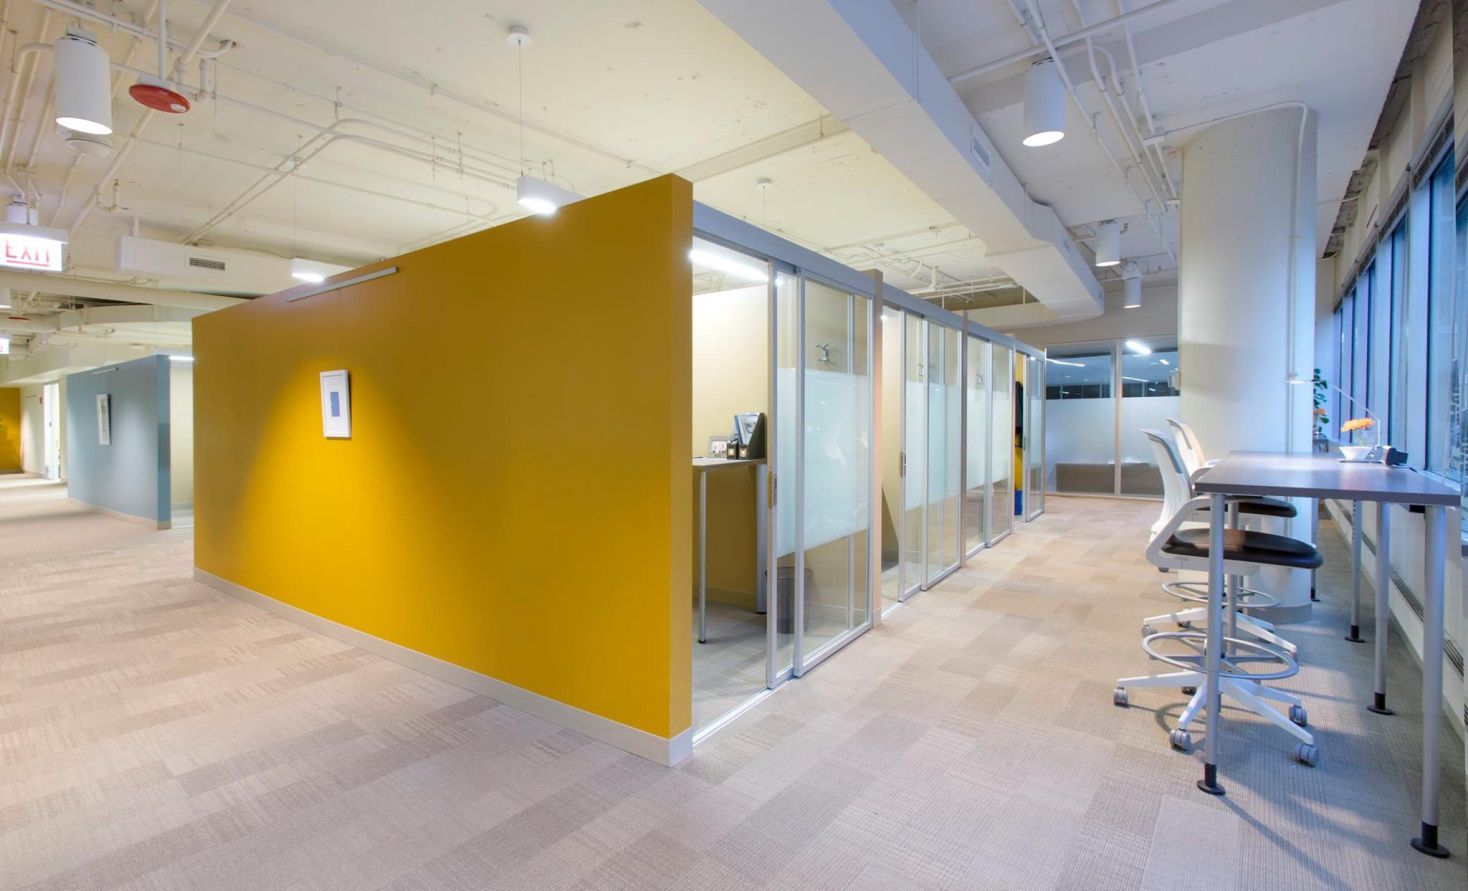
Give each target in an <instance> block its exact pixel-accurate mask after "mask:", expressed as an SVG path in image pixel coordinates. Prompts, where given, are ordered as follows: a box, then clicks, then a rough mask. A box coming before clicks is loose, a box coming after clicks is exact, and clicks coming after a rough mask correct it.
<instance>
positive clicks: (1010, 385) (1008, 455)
mask: <svg viewBox="0 0 1468 891" xmlns="http://www.w3.org/2000/svg"><path fill="white" fill-rule="evenodd" d="M989 353H990V362H989V479H990V481H991V485H990V487H989V491H990V493H991V495H990V498H989V522H988V526H987V527H986V530H985V533H984V535H985V539H986V540H987V541H988V543H989V544H990V545H993V544H994V543H995V542H997V541H999V540H1000V539H1001V538H1003V537H1004V536H1006V535H1008V534H1009V530H1010V528H1011V525H1012V523H1013V521H1014V366H1013V365H1012V364H1011V363H1012V361H1013V358H1014V351H1013V350H1012V349H1010V348H1009V347H1007V346H1003V345H1001V344H997V343H991V344H990V345H989Z"/></svg>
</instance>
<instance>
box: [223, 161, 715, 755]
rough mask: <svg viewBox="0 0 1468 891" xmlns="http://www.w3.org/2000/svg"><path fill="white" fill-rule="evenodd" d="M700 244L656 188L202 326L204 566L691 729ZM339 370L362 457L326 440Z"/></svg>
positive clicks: (399, 635)
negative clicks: (693, 351) (323, 380)
mask: <svg viewBox="0 0 1468 891" xmlns="http://www.w3.org/2000/svg"><path fill="white" fill-rule="evenodd" d="M691 229H692V193H691V187H690V186H689V184H688V183H687V182H686V181H684V180H681V179H678V178H676V177H671V176H667V177H661V178H658V179H654V180H651V181H648V182H645V183H642V184H640V185H637V186H632V187H630V188H626V189H622V190H619V191H616V192H611V193H609V194H606V195H602V196H599V197H596V198H590V199H587V200H585V201H581V202H578V203H576V204H573V205H571V206H568V207H565V208H563V209H562V210H561V211H560V212H559V213H558V214H556V215H555V216H554V217H550V218H539V217H533V218H529V219H524V220H519V221H516V222H513V223H508V224H506V225H503V226H499V227H497V228H494V229H489V230H487V231H484V232H480V233H477V234H474V235H469V236H466V237H464V238H459V239H456V240H454V241H450V242H446V243H444V244H440V245H436V246H434V247H430V248H426V249H424V250H421V251H417V252H414V253H411V254H406V255H404V256H401V257H398V258H396V259H393V260H390V261H386V262H384V263H383V264H380V265H383V266H387V265H395V266H397V267H398V268H399V272H398V273H397V274H396V275H391V276H387V277H385V278H381V279H377V280H375V281H371V282H367V283H363V284H359V285H353V286H351V287H348V288H343V289H340V290H337V291H333V292H329V293H326V294H321V295H318V296H315V297H310V298H308V299H304V300H300V301H299V302H295V303H289V302H287V300H286V296H287V295H289V294H291V293H292V292H290V291H287V292H285V293H284V294H276V295H273V296H269V297H262V298H259V299H257V300H254V301H251V302H250V303H248V304H244V305H241V306H237V307H232V308H230V309H227V310H222V311H219V312H215V313H210V314H208V315H205V316H201V317H199V318H198V319H196V320H195V321H194V352H195V355H196V356H197V362H196V363H195V366H194V387H195V486H194V489H195V492H194V500H195V560H196V563H197V564H198V566H199V567H200V568H201V569H203V570H205V571H207V572H209V573H212V574H214V575H217V576H220V577H222V578H224V579H226V580H228V581H231V582H234V583H236V584H238V585H242V586H244V587H246V588H249V589H252V590H254V591H258V592H260V593H263V594H265V595H267V596H270V597H273V598H276V599H278V600H281V601H284V602H286V603H289V604H291V605H294V606H296V607H299V608H301V609H304V610H307V611H309V612H312V613H315V614H317V615H320V616H323V617H325V618H328V619H331V620H334V621H336V622H340V623H343V624H345V625H349V626H351V627H353V628H357V629H360V630H362V631H365V632H367V633H369V634H373V635H376V636H378V637H381V638H384V639H386V640H389V641H392V642H393V643H397V644H400V645H402V646H405V647H409V648H411V649H413V650H417V651H420V652H423V653H427V654H429V655H432V656H436V657H438V658H440V659H443V660H446V661H448V662H451V663H454V664H457V665H460V666H463V667H466V668H469V669H471V670H473V671H477V672H480V673H482V674H485V675H489V676H491V677H494V678H497V679H499V680H501V681H505V682H507V683H510V684H514V685H516V686H519V687H522V688H524V689H526V690H530V691H532V692H535V693H538V694H540V695H543V696H547V697H550V698H551V699H555V700H558V701H560V702H562V703H565V704H567V705H571V706H575V707H577V708H580V709H584V710H585V711H588V712H591V713H593V714H596V715H600V716H603V717H606V718H609V719H611V720H614V721H617V722H620V723H622V724H626V725H628V726H631V727H635V728H638V729H640V730H644V731H647V732H648V733H651V734H654V735H656V736H660V737H672V736H674V735H676V734H678V733H679V732H681V731H683V730H684V729H686V728H687V727H688V726H689V725H690V723H691V714H690V711H691V690H690V677H689V674H690V650H689V648H690V635H689V629H690V627H691V626H690V622H691V617H690V609H691V602H690V598H689V596H688V593H689V591H690V588H691V585H692V570H691V556H690V555H691V547H690V534H691V533H690V529H691V526H692V521H691V515H690V504H691V494H692V493H691V488H690V487H691V479H690V474H689V461H688V459H689V456H688V444H689V441H690V437H691V435H692V434H691V429H690V427H691V423H690V400H691V392H690V385H689V380H690V361H691V360H690V336H689V331H690V325H691V320H690V313H691V306H692V299H691V298H692V293H691V279H690V275H691V271H690V268H689V264H688V259H687V254H688V249H689V244H690V242H691V237H692V231H691ZM371 268H376V267H368V269H371ZM298 290H299V289H298ZM339 368H344V369H347V370H348V371H349V372H350V375H351V414H352V426H353V430H352V438H351V439H350V440H328V439H325V438H324V437H323V435H322V429H321V399H320V384H319V373H320V372H322V371H328V370H332V369H339Z"/></svg>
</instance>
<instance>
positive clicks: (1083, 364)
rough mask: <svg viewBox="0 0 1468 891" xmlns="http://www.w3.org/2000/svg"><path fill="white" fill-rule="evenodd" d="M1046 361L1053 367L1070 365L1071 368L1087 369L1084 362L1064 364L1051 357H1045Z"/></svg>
mask: <svg viewBox="0 0 1468 891" xmlns="http://www.w3.org/2000/svg"><path fill="white" fill-rule="evenodd" d="M1045 361H1046V362H1049V363H1050V364H1052V365H1069V366H1070V367H1071V368H1085V367H1086V363H1084V362H1064V361H1062V360H1060V359H1051V358H1050V357H1049V356H1046V357H1045Z"/></svg>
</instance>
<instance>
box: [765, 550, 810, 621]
mask: <svg viewBox="0 0 1468 891" xmlns="http://www.w3.org/2000/svg"><path fill="white" fill-rule="evenodd" d="M765 575H766V577H768V576H769V573H766V574H765ZM814 578H815V574H814V573H812V572H811V571H810V570H809V569H807V570H806V571H805V590H806V592H807V596H806V602H807V603H809V601H810V598H809V592H810V590H811V580H812V579H814ZM775 581H776V585H775V590H776V595H775V596H776V600H775V602H776V603H777V604H779V606H777V607H776V610H777V613H776V617H775V620H776V621H775V630H776V631H778V632H780V633H781V634H792V633H794V631H795V567H794V566H781V567H778V568H777V569H776V575H775ZM767 590H768V588H767ZM802 624H803V628H802V629H801V630H803V631H809V630H810V610H806V611H805V621H804V622H803V623H802Z"/></svg>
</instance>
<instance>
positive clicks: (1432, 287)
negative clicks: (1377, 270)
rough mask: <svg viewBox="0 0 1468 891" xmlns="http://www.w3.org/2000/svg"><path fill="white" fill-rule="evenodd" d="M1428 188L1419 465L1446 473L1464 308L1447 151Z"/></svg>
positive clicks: (1456, 412)
mask: <svg viewBox="0 0 1468 891" xmlns="http://www.w3.org/2000/svg"><path fill="white" fill-rule="evenodd" d="M1427 187H1428V189H1429V197H1430V199H1431V205H1430V206H1431V211H1430V213H1431V216H1430V217H1429V219H1430V223H1431V230H1430V232H1429V235H1428V237H1429V239H1430V242H1429V245H1428V250H1429V252H1430V253H1429V255H1428V286H1427V302H1428V323H1427V461H1426V463H1425V464H1424V465H1423V466H1424V467H1425V468H1426V469H1428V470H1430V471H1433V472H1435V473H1442V474H1445V475H1446V474H1447V473H1448V472H1449V469H1450V467H1451V465H1452V463H1453V439H1454V437H1453V435H1452V432H1451V431H1452V430H1453V428H1454V427H1455V426H1456V425H1457V424H1458V419H1459V416H1460V415H1461V413H1462V401H1461V387H1460V386H1455V384H1459V383H1460V382H1461V377H1462V376H1461V371H1460V369H1459V367H1458V356H1457V353H1456V350H1455V343H1454V342H1455V340H1457V339H1459V338H1460V337H1461V333H1460V331H1461V328H1462V326H1463V312H1462V309H1461V307H1462V303H1461V302H1460V299H1461V298H1460V297H1459V295H1458V294H1457V292H1456V291H1455V290H1454V288H1453V272H1454V266H1455V263H1454V257H1453V239H1454V238H1455V237H1456V234H1457V232H1456V228H1457V220H1456V216H1457V213H1456V208H1455V207H1454V203H1455V202H1454V200H1453V156H1452V154H1451V153H1449V155H1448V157H1447V158H1445V159H1444V160H1443V162H1442V163H1441V164H1439V165H1438V166H1437V169H1436V170H1434V171H1433V173H1432V178H1431V179H1430V180H1429V181H1428V184H1427ZM1460 452H1461V450H1460ZM1460 478H1461V477H1460Z"/></svg>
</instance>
